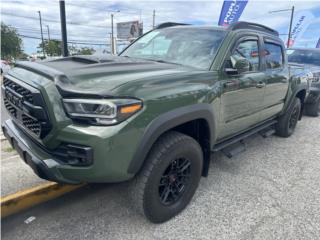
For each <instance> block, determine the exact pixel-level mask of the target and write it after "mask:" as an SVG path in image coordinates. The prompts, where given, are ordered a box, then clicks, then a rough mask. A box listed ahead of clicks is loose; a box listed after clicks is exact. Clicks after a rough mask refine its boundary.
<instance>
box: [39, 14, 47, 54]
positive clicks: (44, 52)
mask: <svg viewBox="0 0 320 240" xmlns="http://www.w3.org/2000/svg"><path fill="white" fill-rule="evenodd" d="M38 13H39V20H40V31H41V42H42V54H43V57H44V58H45V57H46V55H45V52H44V41H43V31H42V20H41V12H40V11H38Z"/></svg>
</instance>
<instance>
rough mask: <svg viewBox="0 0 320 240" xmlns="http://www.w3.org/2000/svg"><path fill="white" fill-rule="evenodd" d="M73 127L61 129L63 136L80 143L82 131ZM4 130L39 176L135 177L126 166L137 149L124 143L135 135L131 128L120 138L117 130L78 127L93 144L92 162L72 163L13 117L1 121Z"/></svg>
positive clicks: (69, 180) (104, 179) (81, 179)
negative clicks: (99, 131)
mask: <svg viewBox="0 0 320 240" xmlns="http://www.w3.org/2000/svg"><path fill="white" fill-rule="evenodd" d="M74 128H76V127H73V130H72V132H71V131H70V129H68V128H66V129H65V131H62V132H61V135H60V138H61V139H63V140H66V142H68V143H71V144H72V143H74V144H76V143H79V142H77V139H78V140H79V139H80V137H79V136H80V135H78V136H77V135H76V134H77V133H75V131H74ZM2 130H3V133H4V135H5V136H6V138H7V139H8V140H9V142H10V143H11V145H12V147H13V148H14V149H16V151H17V152H18V153H19V155H20V156H21V158H22V159H23V161H24V162H25V163H27V164H28V165H29V166H30V167H31V168H32V169H33V171H34V172H35V173H36V174H37V175H38V176H39V177H40V178H43V179H47V180H49V181H55V182H61V183H70V184H77V183H81V182H121V181H126V180H128V179H130V178H132V177H133V175H132V174H129V173H127V168H128V165H129V163H130V161H131V159H132V155H133V152H134V151H133V149H132V151H131V150H130V148H129V147H128V148H127V151H126V150H124V146H123V144H128V142H127V141H126V140H124V139H132V137H133V136H129V135H130V134H132V133H131V132H125V133H122V134H120V135H121V139H119V137H118V134H114V132H111V133H110V136H109V137H106V134H105V135H104V137H102V136H101V135H100V136H96V135H94V132H92V133H91V134H90V132H88V131H87V133H86V134H84V132H83V131H82V132H81V131H80V130H79V129H78V130H79V131H78V134H80V132H81V139H82V140H83V139H88V140H87V142H86V143H87V144H88V145H91V146H90V147H92V149H93V152H94V159H93V163H92V164H91V165H90V166H72V165H69V164H66V163H63V162H62V161H61V160H59V159H57V157H56V156H55V155H53V154H50V151H46V149H45V148H44V146H40V145H39V143H37V142H35V141H34V140H32V138H31V137H30V136H28V135H27V134H26V133H25V132H24V131H22V130H21V129H20V128H19V127H18V126H17V125H16V124H15V123H14V122H13V121H12V120H7V121H6V122H5V123H4V124H3V125H2ZM115 132H118V131H115ZM128 134H129V135H128ZM119 142H121V143H123V144H119ZM81 143H85V142H83V141H82V142H81ZM51 152H52V150H51ZM131 152H132V154H131Z"/></svg>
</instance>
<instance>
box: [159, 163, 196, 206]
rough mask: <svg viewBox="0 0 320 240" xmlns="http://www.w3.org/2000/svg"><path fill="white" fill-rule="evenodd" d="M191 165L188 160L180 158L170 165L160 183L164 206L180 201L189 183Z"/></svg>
mask: <svg viewBox="0 0 320 240" xmlns="http://www.w3.org/2000/svg"><path fill="white" fill-rule="evenodd" d="M190 169H191V163H190V161H189V160H188V159H186V158H178V159H175V160H174V161H172V162H171V163H170V165H169V166H168V167H167V169H166V170H165V171H164V173H163V175H162V176H161V178H160V182H159V186H158V187H159V196H160V201H161V203H162V204H164V205H171V204H174V203H175V202H176V201H178V200H179V199H180V197H181V196H182V194H183V193H184V191H185V188H186V186H187V184H188V182H189V179H190V176H191V173H190Z"/></svg>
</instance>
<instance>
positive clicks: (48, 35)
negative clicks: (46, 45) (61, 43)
mask: <svg viewBox="0 0 320 240" xmlns="http://www.w3.org/2000/svg"><path fill="white" fill-rule="evenodd" d="M46 26H47V31H48V40H49V41H50V29H49V25H46Z"/></svg>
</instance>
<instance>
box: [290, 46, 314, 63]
mask: <svg viewBox="0 0 320 240" xmlns="http://www.w3.org/2000/svg"><path fill="white" fill-rule="evenodd" d="M287 54H288V60H289V62H294V63H300V64H312V65H318V66H320V51H317V50H293V49H289V50H287Z"/></svg>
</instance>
